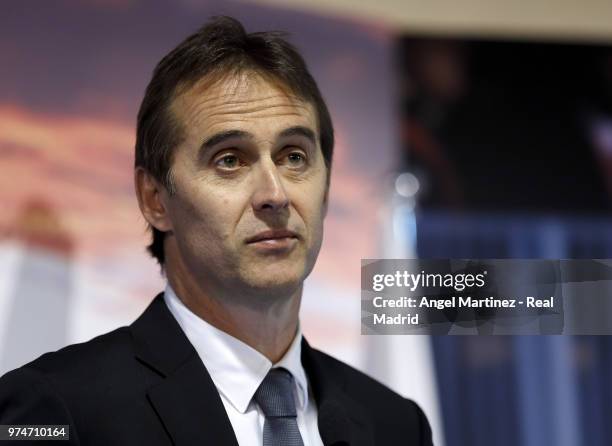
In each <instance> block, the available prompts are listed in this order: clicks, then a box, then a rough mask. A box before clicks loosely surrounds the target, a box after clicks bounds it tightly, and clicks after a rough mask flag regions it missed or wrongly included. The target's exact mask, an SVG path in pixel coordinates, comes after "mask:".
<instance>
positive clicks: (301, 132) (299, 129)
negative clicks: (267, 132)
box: [278, 125, 317, 145]
mask: <svg viewBox="0 0 612 446" xmlns="http://www.w3.org/2000/svg"><path fill="white" fill-rule="evenodd" d="M278 136H279V138H288V137H290V136H303V137H304V138H306V139H308V140H309V141H310V142H311V143H313V144H315V145H316V143H317V142H316V136H315V132H313V131H312V130H311V129H309V128H308V127H304V126H301V125H297V126H295V127H289V128H288V129H285V130H283V131H282V132H280V134H279V135H278Z"/></svg>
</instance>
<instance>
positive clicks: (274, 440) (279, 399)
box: [254, 368, 304, 446]
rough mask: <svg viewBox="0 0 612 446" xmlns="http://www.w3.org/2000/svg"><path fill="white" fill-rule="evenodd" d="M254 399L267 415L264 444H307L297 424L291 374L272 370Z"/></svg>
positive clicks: (295, 445) (294, 445)
mask: <svg viewBox="0 0 612 446" xmlns="http://www.w3.org/2000/svg"><path fill="white" fill-rule="evenodd" d="M254 398H255V401H256V402H257V404H259V407H260V408H261V410H262V411H263V413H264V415H265V416H266V421H265V422H264V430H263V446H304V442H303V441H302V437H301V435H300V431H299V429H298V425H297V413H296V411H295V401H294V400H293V376H291V373H289V372H288V371H287V370H285V369H281V368H277V369H271V370H270V371H269V372H268V374H267V375H266V377H265V378H264V380H263V381H262V383H261V385H260V386H259V388H258V389H257V391H256V392H255V396H254Z"/></svg>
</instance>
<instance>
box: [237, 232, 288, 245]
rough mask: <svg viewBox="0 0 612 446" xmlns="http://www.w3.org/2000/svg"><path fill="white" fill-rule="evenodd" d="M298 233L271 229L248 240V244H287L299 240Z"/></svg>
mask: <svg viewBox="0 0 612 446" xmlns="http://www.w3.org/2000/svg"><path fill="white" fill-rule="evenodd" d="M298 238H299V237H298V235H297V233H295V232H293V231H290V230H288V229H270V230H267V231H263V232H260V233H258V234H256V235H254V236H253V237H250V238H248V239H247V240H246V243H247V244H253V243H266V244H270V245H273V244H280V243H286V242H288V241H290V240H291V239H298Z"/></svg>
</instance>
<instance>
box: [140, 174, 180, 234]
mask: <svg viewBox="0 0 612 446" xmlns="http://www.w3.org/2000/svg"><path fill="white" fill-rule="evenodd" d="M134 185H135V187H136V198H138V206H139V207H140V212H141V213H142V215H143V217H144V218H145V220H147V222H148V223H149V224H150V225H151V226H153V227H154V228H155V229H158V230H159V231H162V232H166V231H170V230H171V229H172V223H171V221H170V219H169V218H168V212H167V209H166V203H167V200H168V191H167V190H166V188H165V187H164V186H163V185H162V184H161V183H160V182H159V181H157V180H156V179H155V178H154V177H153V175H151V174H150V173H149V172H147V171H146V170H145V169H144V168H142V167H136V169H134Z"/></svg>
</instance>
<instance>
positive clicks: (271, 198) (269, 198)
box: [253, 161, 289, 211]
mask: <svg viewBox="0 0 612 446" xmlns="http://www.w3.org/2000/svg"><path fill="white" fill-rule="evenodd" d="M256 176H257V178H256V180H255V190H254V192H253V209H254V210H255V211H266V210H269V211H278V210H281V209H284V208H286V207H288V206H289V197H288V195H287V191H286V190H285V187H284V186H283V181H282V178H281V176H280V174H279V172H278V167H277V166H276V164H275V163H274V162H272V161H270V162H267V163H263V164H261V165H260V166H259V168H258V169H257V171H256Z"/></svg>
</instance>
